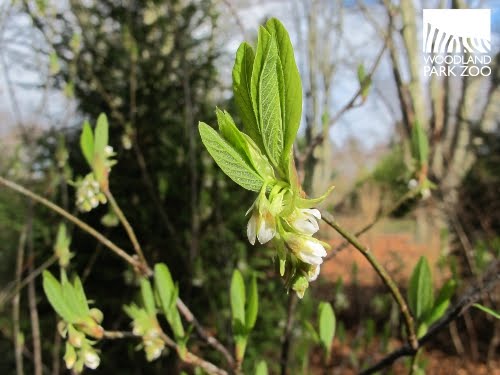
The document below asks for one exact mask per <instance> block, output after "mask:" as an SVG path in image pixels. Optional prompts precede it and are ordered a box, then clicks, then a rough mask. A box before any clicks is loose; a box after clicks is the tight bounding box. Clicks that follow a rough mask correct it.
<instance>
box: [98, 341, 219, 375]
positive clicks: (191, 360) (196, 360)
mask: <svg viewBox="0 0 500 375" xmlns="http://www.w3.org/2000/svg"><path fill="white" fill-rule="evenodd" d="M104 338H105V339H108V340H118V339H127V338H141V336H138V335H135V334H134V333H132V332H122V331H104ZM160 338H161V339H162V340H163V342H164V343H165V344H166V345H167V346H170V347H171V348H174V349H175V350H176V351H177V352H178V354H179V357H180V358H181V360H182V361H184V362H185V363H188V364H190V365H193V366H195V367H201V368H202V369H203V370H205V371H206V372H207V373H209V374H213V375H228V374H227V372H226V371H225V370H223V369H221V368H219V367H217V366H216V365H214V364H213V363H211V362H208V361H206V360H204V359H203V358H200V357H198V356H197V355H195V354H193V353H191V352H189V351H187V352H182V351H181V350H180V347H179V345H177V344H176V342H175V341H174V340H172V339H171V338H170V337H169V336H168V335H167V334H166V333H165V332H163V331H162V332H161V333H160Z"/></svg>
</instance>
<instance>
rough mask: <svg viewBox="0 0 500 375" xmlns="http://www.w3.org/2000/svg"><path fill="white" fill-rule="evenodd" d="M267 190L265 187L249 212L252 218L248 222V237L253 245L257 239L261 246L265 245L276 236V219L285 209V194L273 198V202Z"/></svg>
mask: <svg viewBox="0 0 500 375" xmlns="http://www.w3.org/2000/svg"><path fill="white" fill-rule="evenodd" d="M265 191H266V188H265V187H263V188H262V190H261V192H260V194H259V196H258V197H257V199H256V200H255V202H254V204H253V205H252V207H250V209H249V210H248V211H247V214H248V213H249V212H250V211H253V212H252V216H251V217H250V220H248V225H247V237H248V241H250V243H251V244H252V245H255V239H256V238H257V239H258V240H259V242H260V243H261V244H265V243H266V242H269V241H270V240H272V239H273V237H274V236H275V235H276V217H277V215H278V214H279V213H280V212H281V210H282V209H283V194H277V195H276V196H274V197H272V198H271V199H272V200H271V202H269V200H268V199H267V197H266V194H265Z"/></svg>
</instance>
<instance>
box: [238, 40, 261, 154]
mask: <svg viewBox="0 0 500 375" xmlns="http://www.w3.org/2000/svg"><path fill="white" fill-rule="evenodd" d="M254 59H255V53H254V51H253V48H252V47H251V46H250V45H249V44H248V43H242V44H241V45H240V47H239V48H238V51H237V52H236V60H235V62H234V67H233V91H234V100H235V102H236V107H237V108H238V111H239V114H240V116H241V119H242V121H243V126H244V129H245V132H246V133H247V134H248V135H249V136H250V138H252V139H253V140H254V142H255V143H257V144H258V145H259V147H261V149H262V150H263V149H264V148H263V144H262V139H261V137H260V132H259V124H258V120H257V119H258V114H257V112H255V111H254V106H253V104H252V95H251V88H250V87H251V80H252V69H253V62H254Z"/></svg>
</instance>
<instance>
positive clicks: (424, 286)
mask: <svg viewBox="0 0 500 375" xmlns="http://www.w3.org/2000/svg"><path fill="white" fill-rule="evenodd" d="M408 303H409V304H410V309H411V311H412V312H413V314H414V316H415V318H416V319H417V321H420V320H421V318H422V317H423V316H424V315H425V314H427V313H429V311H430V310H431V309H432V306H433V304H434V297H433V288H432V275H431V269H430V267H429V263H428V262H427V259H426V258H425V257H420V259H419V261H418V263H417V265H416V266H415V269H414V270H413V273H412V275H411V278H410V287H409V289H408Z"/></svg>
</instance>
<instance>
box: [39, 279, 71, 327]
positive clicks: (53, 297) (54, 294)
mask: <svg viewBox="0 0 500 375" xmlns="http://www.w3.org/2000/svg"><path fill="white" fill-rule="evenodd" d="M43 290H44V292H45V295H46V296H47V299H48V300H49V302H50V304H51V305H52V308H53V309H54V310H55V312H56V313H57V314H58V315H59V316H60V317H61V318H62V319H64V320H65V321H66V322H68V323H74V322H76V321H77V319H78V316H77V315H76V314H74V313H73V312H72V311H71V309H70V308H69V307H68V306H67V304H66V302H65V300H64V296H63V293H62V290H61V284H60V283H59V281H57V280H56V278H55V277H54V276H52V274H51V273H50V272H49V271H43Z"/></svg>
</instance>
